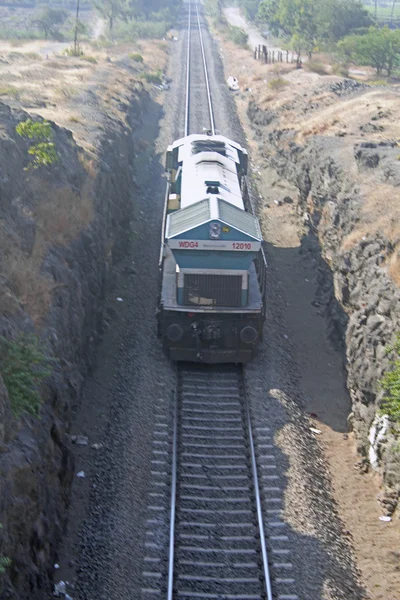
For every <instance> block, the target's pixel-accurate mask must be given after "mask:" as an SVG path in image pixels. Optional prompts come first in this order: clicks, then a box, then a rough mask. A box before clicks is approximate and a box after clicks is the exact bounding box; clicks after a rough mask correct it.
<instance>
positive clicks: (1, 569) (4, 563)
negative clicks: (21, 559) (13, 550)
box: [0, 556, 11, 575]
mask: <svg viewBox="0 0 400 600" xmlns="http://www.w3.org/2000/svg"><path fill="white" fill-rule="evenodd" d="M10 565H11V559H10V558H8V556H0V575H2V574H3V573H5V571H6V568H7V567H9V566H10Z"/></svg>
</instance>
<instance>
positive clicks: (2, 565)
mask: <svg viewBox="0 0 400 600" xmlns="http://www.w3.org/2000/svg"><path fill="white" fill-rule="evenodd" d="M0 529H3V525H2V524H1V523H0ZM10 565H11V559H10V558H8V556H0V575H3V573H5V571H6V568H7V567H9V566H10Z"/></svg>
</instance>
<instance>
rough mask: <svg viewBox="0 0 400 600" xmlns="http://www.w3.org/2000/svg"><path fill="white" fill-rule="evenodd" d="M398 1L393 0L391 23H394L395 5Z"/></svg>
mask: <svg viewBox="0 0 400 600" xmlns="http://www.w3.org/2000/svg"><path fill="white" fill-rule="evenodd" d="M396 2H397V0H393V4H392V12H391V13H390V24H392V23H393V17H394V7H395V6H396Z"/></svg>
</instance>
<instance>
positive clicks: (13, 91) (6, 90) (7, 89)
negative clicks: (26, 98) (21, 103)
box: [0, 85, 19, 98]
mask: <svg viewBox="0 0 400 600" xmlns="http://www.w3.org/2000/svg"><path fill="white" fill-rule="evenodd" d="M0 96H9V97H10V98H18V97H19V89H18V88H16V87H14V86H13V85H7V86H4V87H2V86H0Z"/></svg>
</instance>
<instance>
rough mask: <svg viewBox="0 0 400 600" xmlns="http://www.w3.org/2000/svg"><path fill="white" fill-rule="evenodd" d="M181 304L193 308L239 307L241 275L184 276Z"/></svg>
mask: <svg viewBox="0 0 400 600" xmlns="http://www.w3.org/2000/svg"><path fill="white" fill-rule="evenodd" d="M183 303H184V304H191V305H195V306H241V303H242V276H241V275H197V274H195V273H190V274H186V275H185V279H184V289H183Z"/></svg>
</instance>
